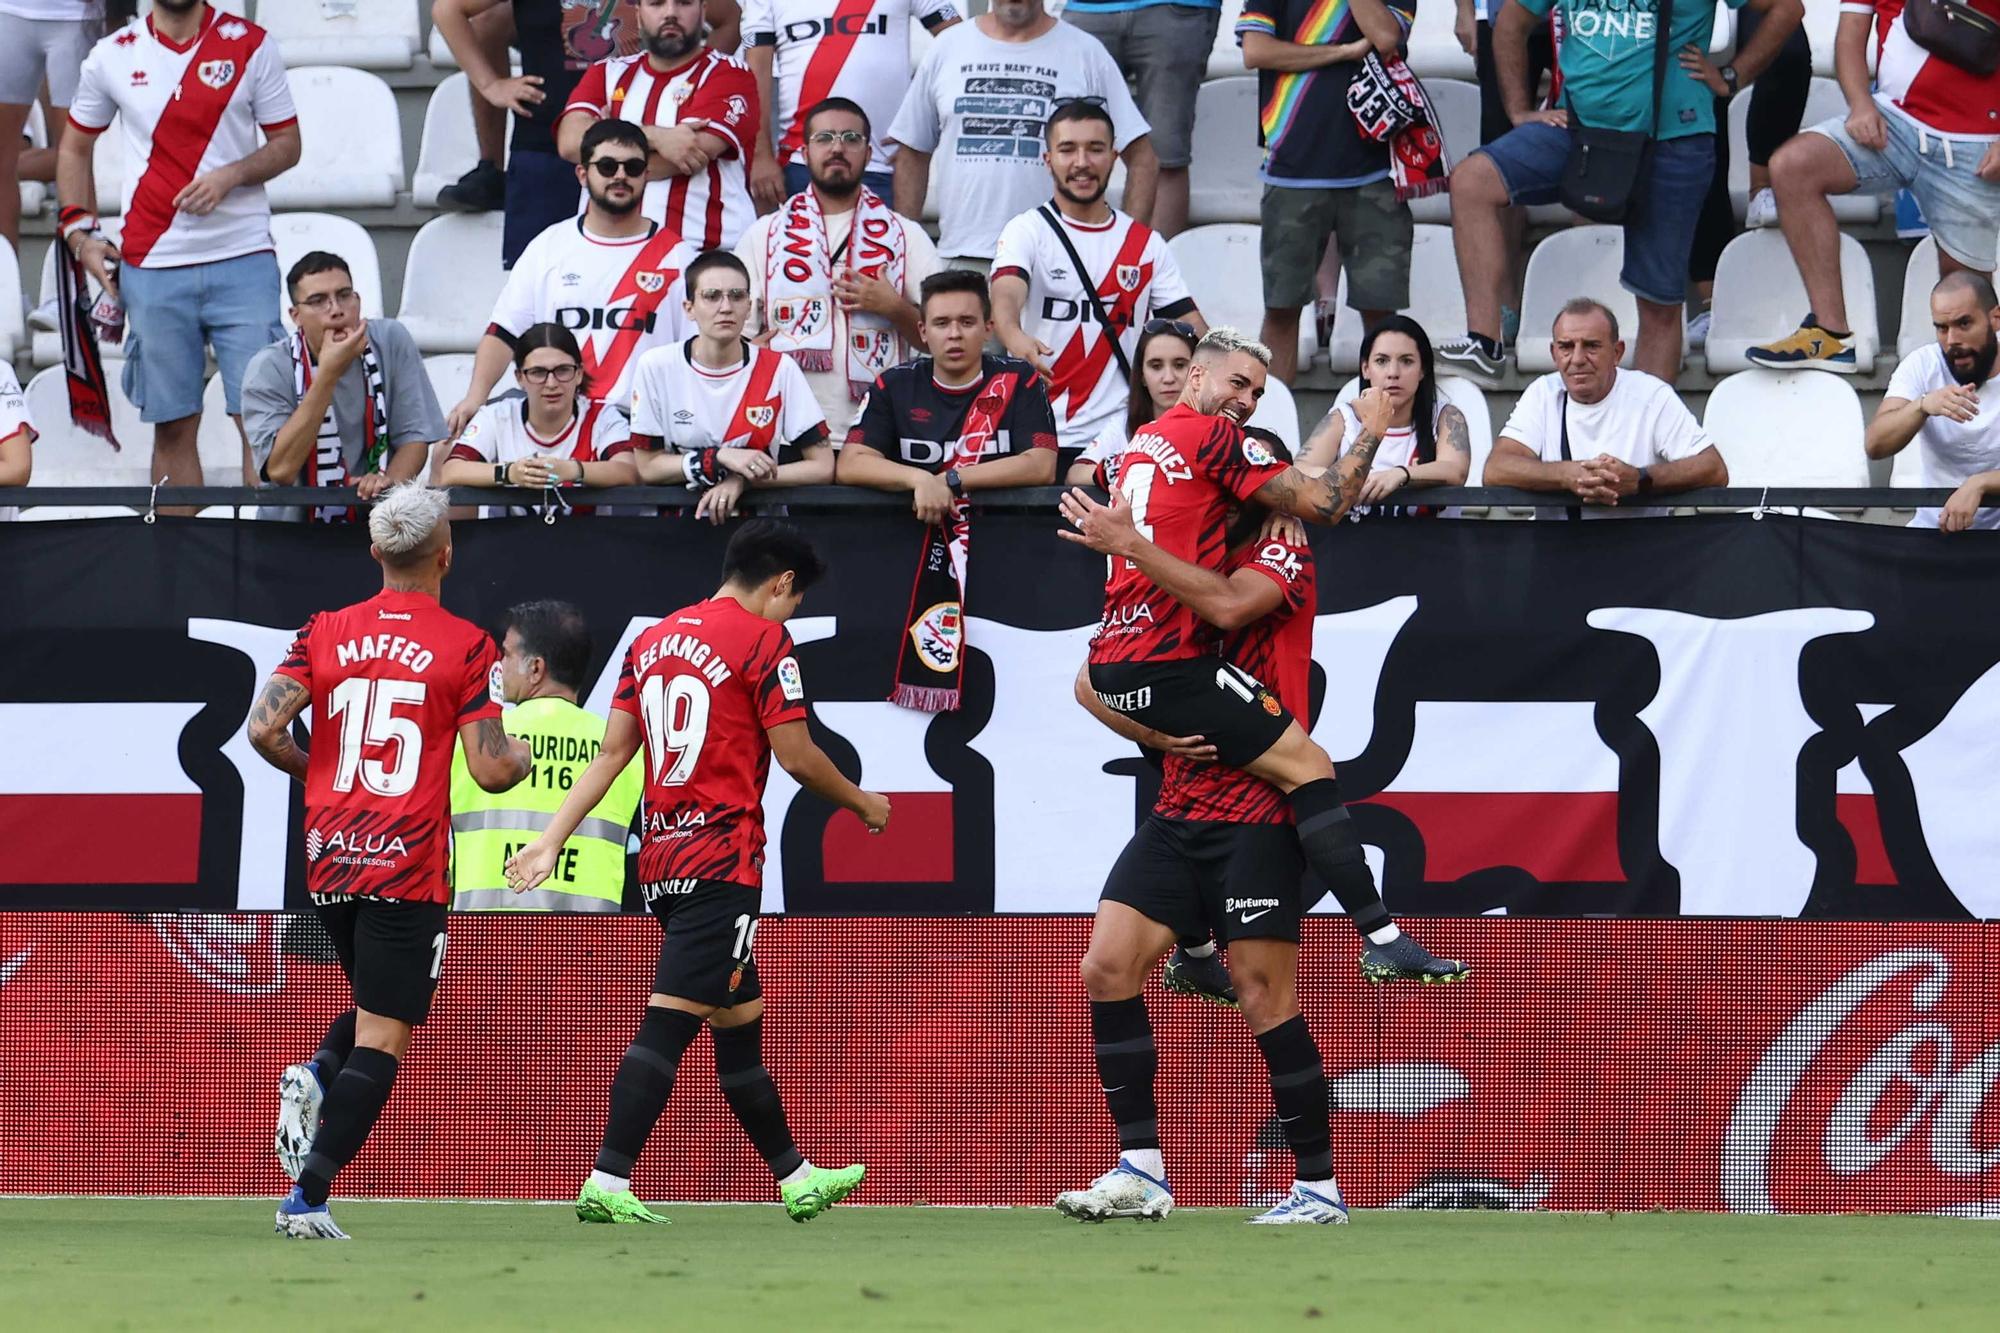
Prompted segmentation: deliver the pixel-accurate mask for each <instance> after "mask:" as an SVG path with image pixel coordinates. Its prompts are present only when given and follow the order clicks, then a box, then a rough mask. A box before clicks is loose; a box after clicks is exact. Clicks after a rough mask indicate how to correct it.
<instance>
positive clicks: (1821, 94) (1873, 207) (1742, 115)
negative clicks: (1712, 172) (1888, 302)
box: [1729, 79, 1882, 226]
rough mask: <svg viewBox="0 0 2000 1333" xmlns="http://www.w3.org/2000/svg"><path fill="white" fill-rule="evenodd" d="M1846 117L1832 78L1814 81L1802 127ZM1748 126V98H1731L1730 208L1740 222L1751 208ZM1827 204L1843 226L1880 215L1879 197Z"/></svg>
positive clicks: (1838, 198) (1839, 197) (1832, 199)
mask: <svg viewBox="0 0 2000 1333" xmlns="http://www.w3.org/2000/svg"><path fill="white" fill-rule="evenodd" d="M1846 114H1847V98H1846V97H1845V96H1844V95H1843V94H1842V93H1841V91H1840V85H1839V84H1837V83H1835V82H1834V81H1833V80H1832V79H1814V80H1813V81H1812V90H1811V91H1810V92H1808V93H1807V94H1806V114H1805V118H1804V119H1803V120H1801V121H1800V122H1799V123H1800V124H1801V125H1817V124H1818V123H1819V122H1821V121H1823V120H1829V119H1831V118H1833V117H1835V116H1845V115H1846ZM1749 123H1750V99H1749V98H1748V97H1737V98H1732V99H1731V100H1730V103H1729V206H1730V207H1731V208H1733V209H1735V210H1736V220H1737V221H1738V222H1739V223H1740V222H1742V221H1743V219H1744V216H1745V215H1746V214H1747V213H1748V211H1749V208H1750V145H1749V140H1748V139H1747V138H1746V137H1745V135H1746V133H1747V129H1746V127H1747V126H1748V125H1749ZM1827 202H1828V203H1830V204H1832V205H1833V216H1834V217H1835V218H1836V219H1837V220H1838V221H1839V222H1840V223H1841V224H1842V225H1843V226H1848V225H1861V224H1866V223H1871V222H1874V221H1876V220H1878V219H1879V218H1880V217H1881V216H1882V196H1881V195H1879V194H1836V195H1832V196H1829V197H1828V199H1827Z"/></svg>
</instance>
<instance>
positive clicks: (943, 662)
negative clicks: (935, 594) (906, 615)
mask: <svg viewBox="0 0 2000 1333" xmlns="http://www.w3.org/2000/svg"><path fill="white" fill-rule="evenodd" d="M910 641H911V642H912V643H914V644H916V646H917V657H918V658H919V659H921V660H922V662H923V664H924V665H925V666H927V667H929V668H930V669H931V670H933V671H939V672H943V671H956V670H957V669H958V652H959V648H960V647H961V646H962V645H963V644H964V642H965V623H964V619H963V617H962V616H961V615H960V613H959V606H958V603H957V602H939V603H938V604H937V605H936V606H933V607H931V608H930V609H929V610H928V611H926V612H924V613H923V614H922V615H920V616H918V617H917V623H916V624H914V625H912V626H910Z"/></svg>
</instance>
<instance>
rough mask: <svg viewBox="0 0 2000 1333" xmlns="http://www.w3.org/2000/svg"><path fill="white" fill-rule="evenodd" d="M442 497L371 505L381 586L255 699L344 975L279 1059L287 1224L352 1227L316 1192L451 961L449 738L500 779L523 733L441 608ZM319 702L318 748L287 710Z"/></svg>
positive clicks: (476, 777)
mask: <svg viewBox="0 0 2000 1333" xmlns="http://www.w3.org/2000/svg"><path fill="white" fill-rule="evenodd" d="M446 507H447V500H446V496H445V493H444V492H443V491H439V490H430V489H427V488H426V487H425V486H424V485H423V484H422V483H421V482H415V481H410V482H405V483H403V484H402V485H400V486H397V487H395V488H394V489H392V490H391V491H389V493H388V494H387V495H386V496H384V497H383V499H382V500H381V502H380V503H378V504H377V505H376V506H375V507H374V509H373V510H372V511H370V513H369V515H368V536H369V538H370V540H371V541H372V543H373V544H372V545H371V546H370V547H369V553H370V554H372V555H373V556H374V557H375V559H376V561H377V562H378V563H379V564H380V565H381V566H382V591H381V592H379V593H377V594H375V596H373V597H371V598H369V599H368V600H367V601H365V602H359V603H357V604H355V605H353V606H350V607H347V608H345V609H344V610H339V611H323V612H321V613H319V614H318V615H316V616H314V617H312V618H311V619H310V620H308V621H306V623H305V627H304V628H303V629H301V630H300V631H299V634H298V638H297V639H296V640H294V641H293V643H292V648H291V651H290V652H289V653H287V654H286V656H285V660H284V662H283V663H282V664H280V665H279V667H278V669H277V671H276V672H275V673H273V675H272V676H271V679H270V680H269V681H268V682H267V683H266V684H265V686H264V692H263V694H262V695H261V696H260V697H259V698H258V700H257V703H256V706H255V707H254V708H252V709H251V712H250V725H249V735H250V743H251V744H252V745H254V746H255V747H256V748H257V752H258V753H259V754H261V755H263V756H264V758H265V759H266V760H267V761H269V762H270V764H271V765H272V766H273V767H275V768H278V769H281V770H283V771H284V772H286V773H289V774H291V775H292V776H293V777H294V778H297V779H299V780H300V781H301V782H303V783H305V784H306V799H305V852H306V891H307V892H308V893H309V894H310V895H311V896H312V901H313V910H314V912H315V913H317V915H318V916H319V919H320V923H321V924H322V925H323V926H325V927H326V933H327V934H328V935H329V936H331V937H332V939H333V951H334V955H335V957H337V958H338V959H339V960H340V968H341V971H343V972H345V973H346V974H347V979H348V982H349V984H350V985H351V986H352V987H353V992H354V1008H353V1009H351V1010H349V1011H348V1012H346V1013H344V1014H342V1015H341V1016H340V1017H339V1018H337V1019H335V1020H334V1022H333V1026H332V1027H331V1028H330V1029H328V1031H327V1035H326V1039H325V1040H324V1041H322V1042H321V1043H320V1049H319V1053H318V1054H317V1055H316V1056H314V1058H313V1059H312V1060H311V1061H310V1062H308V1063H307V1064H304V1065H293V1066H292V1067H291V1068H289V1069H287V1070H286V1071H285V1076H284V1080H283V1083H282V1085H281V1089H280V1098H281V1102H282V1109H281V1112H280V1116H279V1121H278V1156H279V1160H280V1161H281V1163H282V1164H283V1165H284V1168H285V1172H286V1174H287V1175H290V1176H291V1177H293V1178H294V1179H295V1180H297V1181H298V1185H297V1186H296V1187H294V1188H293V1190H292V1192H291V1194H290V1195H288V1196H287V1197H286V1198H285V1200H284V1202H283V1203H281V1204H279V1205H278V1220H277V1229H278V1233H279V1234H280V1235H284V1236H294V1237H298V1238H300V1239H306V1240H345V1239H347V1236H346V1233H344V1232H342V1231H341V1229H340V1228H339V1227H338V1226H336V1225H334V1221H333V1217H332V1215H331V1214H330V1213H328V1211H327V1206H326V1197H327V1193H328V1191H329V1190H331V1189H332V1187H333V1178H334V1175H335V1174H336V1173H337V1172H338V1171H339V1170H340V1169H341V1168H342V1167H344V1166H346V1165H347V1164H348V1162H350V1161H352V1160H353V1158H354V1155H355V1154H356V1153H357V1152H359V1151H361V1145H362V1143H363V1142H364V1141H365V1140H366V1139H367V1138H368V1131H369V1130H370V1129H371V1128H372V1127H373V1126H374V1124H375V1117H376V1116H377V1115H379V1114H380V1113H381V1110H382V1107H383V1105H384V1104H385V1103H386V1102H387V1101H388V1100H389V1089H390V1086H391V1085H392V1084H393V1083H394V1082H395V1079H396V1068H397V1064H398V1062H399V1061H401V1060H402V1058H403V1055H404V1053H405V1052H406V1051H407V1050H408V1049H409V1045H410V1029H411V1028H413V1027H414V1026H416V1025H417V1024H419V1023H421V1022H423V1021H424V1019H425V1018H426V1017H427V1016H428V1015H429V1013H430V1007H431V995H432V992H434V991H435V990H436V989H437V983H438V973H439V971H440V969H441V968H442V967H443V966H444V948H445V916H446V905H447V904H448V903H449V902H450V901H451V890H450V887H449V886H448V884H447V883H446V864H447V860H448V858H449V855H450V850H451V848H450V836H451V834H450V828H451V825H450V810H449V809H448V805H449V796H450V790H451V756H452V741H453V740H454V739H462V740H463V741H464V742H465V758H466V763H467V765H468V767H469V768H470V770H471V773H472V778H473V781H475V782H477V783H478V784H479V785H480V786H481V787H483V788H485V789H486V790H487V791H494V792H498V791H506V790H507V789H508V788H509V787H512V786H513V785H514V784H515V783H517V782H519V781H520V780H521V779H522V778H524V777H526V776H527V774H528V765H529V762H530V758H529V753H528V744H527V742H526V741H521V740H515V739H513V738H511V737H509V736H508V735H507V732H506V730H505V728H503V727H502V726H501V724H500V684H499V671H500V667H499V662H500V656H499V653H498V652H497V651H496V650H495V649H494V646H493V640H492V639H491V638H490V637H489V636H488V635H487V634H486V632H485V631H484V630H481V629H480V628H478V627H477V626H476V625H473V624H471V623H470V622H468V621H465V620H461V619H459V618H458V617H457V616H455V615H453V614H452V613H451V612H449V611H447V610H445V609H444V608H443V607H442V606H440V605H439V604H438V590H439V588H440V587H441V585H442V584H443V582H444V576H445V575H446V574H447V573H448V572H450V570H451V524H450V523H448V522H446V520H445V510H446ZM308 707H310V708H311V709H312V718H313V722H312V752H311V756H310V758H309V757H308V756H307V752H306V751H304V750H301V749H300V748H299V747H298V745H297V744H296V743H294V741H293V740H292V731H291V729H292V722H293V720H294V719H296V718H297V717H298V716H299V715H300V714H301V713H303V712H304V711H305V710H306V709H307V708H308Z"/></svg>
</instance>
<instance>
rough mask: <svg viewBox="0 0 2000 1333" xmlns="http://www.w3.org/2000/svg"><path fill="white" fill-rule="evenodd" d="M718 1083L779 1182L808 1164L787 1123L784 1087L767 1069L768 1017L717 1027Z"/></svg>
mask: <svg viewBox="0 0 2000 1333" xmlns="http://www.w3.org/2000/svg"><path fill="white" fill-rule="evenodd" d="M715 1081H716V1083H717V1084H719V1085H720V1086H721V1088H722V1096H723V1098H724V1100H726V1101H727V1102H728V1103H729V1109H730V1110H731V1111H733V1112H735V1114H736V1123H737V1124H739V1125H741V1126H743V1132H744V1133H745V1134H748V1135H749V1136H750V1142H751V1144H752V1145H754V1146H755V1147H756V1149H757V1155H758V1156H759V1157H762V1158H763V1159H764V1161H765V1163H766V1164H767V1165H769V1166H770V1168H771V1174H772V1175H774V1176H776V1177H777V1178H778V1179H779V1180H783V1179H784V1178H785V1177H786V1176H789V1175H791V1174H792V1173H793V1172H795V1171H797V1170H798V1169H799V1168H800V1167H802V1166H804V1165H805V1162H806V1159H805V1158H804V1157H803V1156H802V1155H801V1154H800V1153H799V1149H798V1145H797V1144H795V1143H793V1142H792V1131H791V1128H790V1127H789V1126H788V1125H786V1124H785V1104H784V1103H783V1102H782V1101H780V1100H779V1099H778V1085H777V1084H775V1083H773V1082H772V1081H771V1071H770V1070H768V1069H766V1068H764V1020H763V1019H761V1018H755V1019H752V1020H751V1021H749V1022H748V1023H745V1024H743V1025H742V1026H741V1027H733V1028H716V1029H715Z"/></svg>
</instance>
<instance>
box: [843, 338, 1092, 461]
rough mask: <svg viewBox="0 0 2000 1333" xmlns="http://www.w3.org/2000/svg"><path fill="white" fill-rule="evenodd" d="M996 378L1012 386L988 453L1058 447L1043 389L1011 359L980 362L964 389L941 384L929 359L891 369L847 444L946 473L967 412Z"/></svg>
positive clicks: (1040, 382)
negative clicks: (976, 375)
mask: <svg viewBox="0 0 2000 1333" xmlns="http://www.w3.org/2000/svg"><path fill="white" fill-rule="evenodd" d="M996 375H1011V376H1013V377H1014V378H1015V380H1016V384H1015V386H1014V397H1013V400H1012V401H1011V402H1009V403H1008V404H1007V410H1006V412H1005V413H1004V414H1002V416H1001V418H1000V421H999V424H998V427H997V428H996V429H995V430H994V432H993V438H992V440H990V441H989V442H988V443H987V445H986V448H985V450H984V453H985V455H987V456H989V457H994V458H1002V457H1006V456H1007V455H1009V454H1020V453H1026V452H1027V451H1028V450H1030V449H1053V448H1055V447H1056V417H1055V413H1054V412H1053V411H1051V410H1050V408H1049V390H1048V385H1047V383H1046V382H1045V381H1044V380H1043V379H1042V377H1041V376H1040V375H1037V374H1036V373H1035V369H1034V367H1033V366H1030V365H1029V364H1028V363H1027V362H1025V361H1018V360H1016V359H1015V358H1013V357H1011V356H986V357H981V358H980V375H979V378H978V379H976V380H974V381H972V383H970V384H967V385H965V386H963V387H961V388H946V387H945V386H944V385H942V384H939V383H938V382H937V376H936V373H935V370H934V368H933V365H932V362H931V358H929V357H927V356H920V357H917V358H916V359H915V360H912V361H905V362H904V363H903V364H902V365H900V366H891V367H890V368H889V369H887V370H885V371H883V372H882V374H881V375H880V376H879V377H878V378H877V379H876V381H875V387H874V388H872V389H870V390H869V391H868V396H867V397H866V398H864V399H862V401H861V407H860V409H859V410H858V411H857V412H855V414H854V425H853V426H852V427H850V428H849V429H848V432H847V441H848V443H850V444H852V443H854V442H856V441H859V442H860V443H862V444H865V445H867V446H868V447H869V448H871V449H874V450H876V451H877V452H879V453H880V454H881V455H882V456H883V457H884V458H890V459H893V460H895V461H896V462H898V463H908V464H909V465H910V466H912V467H920V468H923V469H925V470H926V471H928V472H933V473H937V472H943V471H945V470H946V469H947V468H950V467H951V466H953V464H952V461H951V460H952V457H953V455H954V454H956V452H957V445H958V437H959V435H960V434H961V433H963V431H964V429H965V414H966V412H967V410H968V409H970V408H971V406H972V404H973V401H974V400H975V399H976V398H977V397H978V396H979V392H980V390H982V389H984V388H985V387H986V386H987V385H988V384H990V383H992V381H993V378H994V377H995V376H996Z"/></svg>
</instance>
